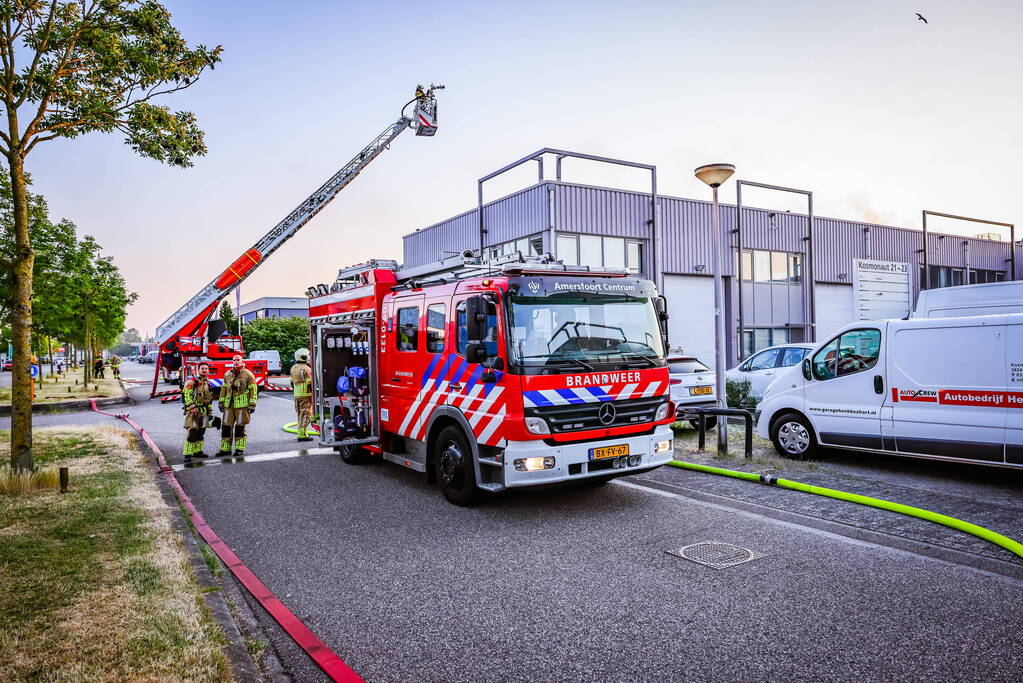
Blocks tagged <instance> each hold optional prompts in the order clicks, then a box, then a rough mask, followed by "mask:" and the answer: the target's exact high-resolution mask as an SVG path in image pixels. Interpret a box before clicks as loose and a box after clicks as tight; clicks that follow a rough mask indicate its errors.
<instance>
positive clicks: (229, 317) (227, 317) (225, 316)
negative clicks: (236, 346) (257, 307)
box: [220, 299, 238, 334]
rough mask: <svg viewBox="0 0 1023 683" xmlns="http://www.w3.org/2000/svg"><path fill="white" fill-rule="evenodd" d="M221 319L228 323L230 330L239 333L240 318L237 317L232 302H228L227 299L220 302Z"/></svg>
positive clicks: (228, 329)
mask: <svg viewBox="0 0 1023 683" xmlns="http://www.w3.org/2000/svg"><path fill="white" fill-rule="evenodd" d="M220 319H221V320H223V321H224V324H225V325H227V331H228V332H230V333H231V334H238V318H236V317H235V315H234V311H233V310H231V304H229V303H227V300H226V299H225V300H224V302H223V303H221V304H220Z"/></svg>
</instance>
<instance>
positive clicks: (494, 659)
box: [35, 364, 1023, 681]
mask: <svg viewBox="0 0 1023 683" xmlns="http://www.w3.org/2000/svg"><path fill="white" fill-rule="evenodd" d="M148 368H151V366H141V367H140V366H135V367H132V365H131V364H126V366H125V369H124V373H123V374H124V375H125V376H126V377H134V376H140V377H141V376H142V373H145V372H146V370H147V369H148ZM136 372H137V373H139V374H138V375H136V374H135V373H136ZM149 372H151V370H149ZM150 376H151V375H150ZM133 393H135V394H140V393H141V392H140V391H139V390H135V391H134V392H133ZM146 393H147V392H146ZM128 411H129V412H130V413H131V414H132V416H133V418H134V419H136V420H137V421H138V422H139V423H140V424H142V425H143V426H145V427H146V429H147V430H149V431H150V432H151V433H152V434H153V436H154V438H155V439H156V441H157V443H158V444H159V445H160V447H161V448H162V449H164V450H165V452H166V453H167V454H168V455H170V456H172V457H171V460H172V462H175V463H180V461H181V458H180V455H178V454H179V453H180V446H181V440H182V438H183V435H184V432H183V430H182V429H181V413H180V409H179V407H178V406H176V405H159V404H158V403H156V402H155V401H149V402H145V403H140V404H139V405H136V406H132V407H130V408H128ZM114 412H117V411H114ZM292 419H294V418H293V417H292V413H291V403H290V398H287V395H286V394H285V395H284V397H283V398H282V397H278V396H272V395H264V396H262V397H261V398H260V403H259V407H258V409H257V411H256V414H255V422H254V426H253V428H252V432H251V433H252V436H250V443H251V446H250V447H249V449H248V452H249V453H253V454H254V453H276V452H281V451H288V450H294V449H295V448H296V446H297V444H295V443H294V441H293V439H294V437H293V436H292V435H288V434H285V433H284V432H283V431H281V430H280V425H281V424H282V423H284V422H287V421H290V420H292ZM85 422H104V423H109V422H110V418H106V417H103V416H99V415H93V414H89V413H76V414H69V415H54V416H37V417H36V419H35V423H36V424H37V425H40V426H41V425H44V424H69V423H72V424H81V423H85ZM208 443H210V444H212V436H210V437H208ZM655 474H656V475H657V479H658V481H659V482H660V483H664V482H669V483H670V482H671V481H675V482H677V483H679V487H678V488H679V491H680V492H681V493H683V494H684V491H685V487H684V486H682V484H683V483H684V481H685V480H684V477H685V476H686V475H690V476H692V474H691V473H687V472H683V471H678V470H669V469H668V468H662V469H661V470H658V471H657V472H656V473H655ZM894 476H896V478H897V479H898V483H899V484H900V485H905V486H907V487H908V486H909V485H910V484H912V483H913V482H915V481H916V480H917V479H919V480H922V481H926V482H927V483H926V484H922V485H921V490H927V487H932V488H935V489H940V488H941V487H942V486H944V487H945V488H946V489H948V488H952V487H954V486H956V485H958V482H955V481H952V482H950V481H948V480H947V479H946V480H945V481H944V482H942V481H941V475H940V473H939V474H936V475H935V474H928V475H926V476H920V477H916V478H914V477H912V476H910V475H903V474H901V473H900V474H896V475H894ZM178 477H179V479H180V481H181V483H182V485H183V486H184V488H185V489H186V491H187V492H188V493H189V495H190V496H191V497H192V499H193V501H194V502H195V503H196V505H197V506H198V507H199V509H200V510H202V512H203V514H204V515H205V516H206V518H207V520H208V521H209V522H210V523H211V524H212V526H213V528H214V529H216V530H217V533H218V534H220V536H221V537H222V538H223V539H224V540H225V541H227V542H228V543H229V544H230V545H231V546H232V548H234V550H235V551H236V552H237V553H238V554H239V556H240V557H241V558H242V559H243V560H244V561H245V562H246V563H247V564H248V565H249V567H250V568H251V569H252V570H253V571H254V572H255V573H256V575H257V576H259V577H260V579H261V580H262V581H263V582H264V583H266V585H267V586H268V587H269V588H270V589H271V590H273V591H274V592H275V593H276V594H277V595H278V596H279V597H280V598H281V599H282V600H283V601H284V602H285V604H287V605H288V606H289V607H290V608H291V609H292V610H293V611H294V612H295V613H296V614H298V615H299V616H300V617H301V618H303V619H304V620H305V622H306V623H307V624H308V625H309V627H310V628H311V629H312V630H313V631H314V632H315V633H316V634H317V635H318V636H319V637H320V638H322V639H323V640H324V641H325V642H326V643H327V644H328V645H329V646H330V647H332V648H333V649H334V650H335V651H336V652H337V653H338V654H339V655H340V656H341V657H342V658H343V659H344V660H345V661H346V662H347V663H348V664H349V665H350V666H352V667H353V668H354V669H355V670H356V671H357V672H359V673H360V674H361V675H363V676H364V677H365V678H366V679H367V680H370V681H378V680H379V681H384V680H396V681H397V680H453V681H462V680H464V681H489V680H593V679H598V678H607V679H614V680H678V679H697V680H700V679H704V680H741V681H745V680H750V681H753V680H757V681H760V680H765V679H770V680H779V679H784V680H811V679H814V680H850V679H856V678H866V679H871V680H906V679H910V680H919V679H927V680H956V681H966V680H977V681H980V680H984V681H999V680H1004V681H1010V680H1019V671H1020V670H1023V648H1020V646H1019V645H1020V642H1021V641H1023V614H1021V612H1020V609H1019V606H1020V604H1023V582H1020V581H1017V580H1014V579H1010V578H1006V577H1002V576H997V575H994V574H990V573H986V572H981V571H978V570H975V569H972V568H968V567H963V566H960V565H956V564H951V563H948V562H942V561H938V560H933V559H929V558H924V557H921V556H919V555H915V554H912V553H907V552H904V551H901V550H895V549H891V548H887V547H883V546H879V545H873V544H867V543H862V542H858V541H853V540H850V539H849V538H846V537H844V536H835V535H831V534H827V533H824V532H820V531H814V530H812V529H808V528H806V527H802V526H796V525H793V524H789V523H785V522H779V521H775V520H773V519H768V518H765V517H761V516H758V515H755V514H751V513H748V512H739V511H736V510H734V509H729V508H728V507H723V506H719V505H713V504H708V503H705V502H701V501H699V500H694V499H693V498H690V497H687V496H685V495H675V494H671V493H667V492H664V491H660V490H655V489H651V488H647V487H645V486H639V485H637V484H641V483H643V482H642V481H641V480H631V481H630V482H625V483H621V482H616V483H612V484H610V485H607V486H602V487H587V486H572V487H561V488H555V489H547V490H543V491H517V492H511V493H508V494H506V495H502V496H499V497H494V498H492V499H490V500H488V501H487V502H485V503H484V504H483V505H481V506H479V507H476V508H471V509H464V508H457V507H454V506H451V505H449V504H448V503H447V502H445V501H444V499H443V498H442V497H441V496H440V494H439V492H438V491H437V490H436V488H435V487H432V486H428V485H427V484H426V482H425V479H424V478H423V477H422V475H419V474H416V473H414V472H411V471H407V470H404V469H402V468H400V467H397V466H394V465H391V464H387V463H376V464H371V465H366V466H347V465H344V464H343V463H342V462H340V460H339V459H338V458H337V457H336V456H334V455H333V454H323V453H318V452H315V451H314V452H312V453H308V454H306V455H302V456H300V457H290V458H285V459H273V460H266V461H260V462H252V461H248V462H243V463H235V464H231V465H218V466H208V465H207V466H203V467H197V468H188V469H183V470H181V471H179V472H178ZM673 478H674V479H673ZM966 486H968V487H969V488H970V491H971V492H972V493H975V494H976V496H977V497H978V499H983V498H984V493H985V491H990V492H991V495H992V496H1000V497H1001V498H1000V499H1002V500H1006V501H1009V502H1011V497H1012V491H1013V490H1014V489H1013V487H1012V486H1010V487H1008V489H1006V488H1005V487H1004V486H1002V485H1001V484H999V483H997V482H995V481H992V482H990V483H985V482H984V477H980V478H979V481H978V480H976V479H974V480H970V481H968V482H967V483H966ZM1000 486H1001V488H1000ZM751 488H753V489H756V490H758V491H761V490H762V491H764V492H767V493H768V494H771V493H772V492H774V493H778V494H783V493H786V492H782V491H777V490H775V489H769V488H766V487H762V488H757V487H751ZM1017 499H1018V498H1017ZM702 541H719V542H725V543H731V544H735V545H738V546H741V547H744V548H747V549H750V550H752V551H755V552H756V553H761V554H762V556H761V557H759V558H757V559H754V560H752V561H749V562H746V563H744V564H739V565H736V566H733V567H730V568H726V569H712V568H709V567H705V566H702V565H699V564H696V563H693V562H690V561H688V560H683V559H679V558H677V557H673V556H671V555H668V554H666V553H665V550H667V549H669V548H677V547H679V546H683V545H687V544H691V543H697V542H702ZM264 621H265V620H264ZM266 628H267V631H268V633H269V634H270V639H271V640H272V642H273V644H274V646H275V649H276V650H277V651H278V653H279V655H280V657H281V659H282V661H283V662H284V664H285V666H286V667H287V669H288V670H289V672H290V673H291V674H292V675H293V676H294V677H295V678H296V679H297V680H319V679H321V678H322V675H321V674H320V672H319V671H318V669H317V668H316V667H315V665H314V664H312V662H311V661H310V660H308V659H307V658H306V657H305V656H304V655H303V654H302V653H301V652H300V651H298V650H297V649H296V648H295V647H294V645H292V644H290V643H289V642H288V641H287V639H286V638H285V637H283V635H282V634H281V633H280V632H279V630H277V629H276V628H275V627H273V626H272V625H268V626H266Z"/></svg>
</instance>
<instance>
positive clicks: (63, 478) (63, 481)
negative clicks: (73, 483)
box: [60, 467, 68, 493]
mask: <svg viewBox="0 0 1023 683" xmlns="http://www.w3.org/2000/svg"><path fill="white" fill-rule="evenodd" d="M67 486H68V469H67V468H66V467H61V468H60V492H61V493H67Z"/></svg>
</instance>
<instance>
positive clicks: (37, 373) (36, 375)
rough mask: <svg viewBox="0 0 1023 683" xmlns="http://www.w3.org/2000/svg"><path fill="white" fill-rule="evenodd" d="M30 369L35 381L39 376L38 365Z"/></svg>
mask: <svg viewBox="0 0 1023 683" xmlns="http://www.w3.org/2000/svg"><path fill="white" fill-rule="evenodd" d="M28 368H29V374H30V375H31V376H32V379H35V378H36V377H38V376H39V366H38V365H30V366H28Z"/></svg>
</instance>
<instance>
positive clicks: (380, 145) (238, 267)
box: [156, 85, 444, 347]
mask: <svg viewBox="0 0 1023 683" xmlns="http://www.w3.org/2000/svg"><path fill="white" fill-rule="evenodd" d="M443 87H444V86H442V85H441V86H430V89H429V90H426V91H423V89H422V86H420V89H419V90H418V91H417V92H416V99H415V100H412V101H414V102H416V109H415V112H414V117H413V118H409V117H407V116H405V115H404V111H403V112H402V116H401V118H399V119H398V120H397V121H395V122H394V123H392V124H391V125H390V126H388V127H387V128H385V129H384V131H383V132H381V133H380V134H379V135H377V136H376V137H375V138H374V139H373V141H372V142H370V143H369V144H368V145H367V146H366V147H365V148H364V149H363V150H362V151H361V152H359V153H358V154H357V155H356V156H355V157H353V158H352V160H351V161H349V162H348V163H347V164H345V165H344V167H342V168H341V170H340V171H338V172H337V173H335V174H334V175H333V176H331V177H330V179H329V180H327V182H325V183H324V184H323V185H321V186H320V188H319V189H318V190H316V191H315V192H313V193H312V194H311V195H309V196H308V197H307V198H306V199H305V201H303V202H302V203H301V204H299V205H298V206H297V207H295V209H294V210H293V211H292V212H291V213H289V214H288V216H287V217H286V218H285V219H284V220H282V221H281V222H280V223H278V224H277V225H275V226H274V227H273V229H272V230H270V232H268V233H267V234H265V235H263V237H262V238H261V239H260V240H259V241H258V242H256V243H255V244H254V245H253V246H252V247H251V248H249V249H247V250H246V251H245V252H244V253H243V254H242V255H241V256H240V257H239V258H238V260H236V261H235V262H234V263H233V264H231V266H230V267H228V269H227V270H225V271H224V272H223V273H222V274H221V275H220V276H219V277H218V278H217V279H215V280H213V281H212V282H210V283H209V284H208V285H206V286H205V287H203V288H202V289H201V290H199V293H198V294H196V295H195V296H193V297H192V298H191V299H189V300H188V302H187V303H186V304H185V305H184V306H182V307H181V308H179V309H178V310H177V311H175V312H174V314H173V315H171V316H170V317H169V318H167V320H165V321H164V322H163V323H162V324H161V325H160V326H159V327H157V328H156V341H157V343H158V344H160V346H161V347H163V346H164V344H166V343H167V342H168V341H169V340H171V339H174V338H175V337H177V336H182V335H194V334H197V333H199V332H200V331H201V328H203V327H204V326H205V324H206V321H207V320H208V319H209V318H210V317H211V316H212V314H213V309H214V307H215V306H216V304H217V302H219V301H220V299H222V298H223V297H225V296H226V295H227V294H229V293H230V292H231V291H233V290H234V289H235V288H236V287H237V286H238V285H239V284H241V282H242V280H244V279H245V278H247V277H248V276H249V275H251V274H252V272H253V271H254V270H255V269H256V268H257V267H258V266H259V265H261V264H262V263H263V262H264V261H265V260H266V258H267V257H268V256H270V254H272V253H273V252H274V251H276V250H277V249H278V248H279V247H280V246H281V245H282V244H284V242H286V241H287V240H288V238H290V237H292V236H293V235H294V234H295V233H296V232H298V230H299V229H300V228H301V227H302V226H303V225H305V224H306V223H308V222H309V221H310V220H311V219H312V217H313V216H315V215H316V214H318V213H319V212H320V211H321V210H323V207H325V206H326V205H327V204H329V203H330V200H332V199H333V198H334V197H336V196H337V194H338V193H339V192H341V190H343V189H344V188H345V186H346V185H348V183H350V182H351V181H352V180H354V179H355V177H356V176H357V175H359V173H360V172H361V171H362V169H364V168H365V167H366V166H367V165H369V163H370V162H371V161H373V159H375V158H376V157H377V155H379V154H380V152H382V151H384V150H385V149H387V146H388V145H390V144H391V142H393V141H394V139H395V138H396V137H398V136H399V135H400V134H401V133H402V132H403V131H404V130H405V129H406V128H409V127H412V128H415V129H416V134H417V135H433V133H434V132H436V130H437V127H436V112H437V109H436V100H435V99H434V96H433V91H434V90H435V89H437V90H439V89H441V88H443ZM409 104H411V102H409ZM406 106H408V105H406Z"/></svg>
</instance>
